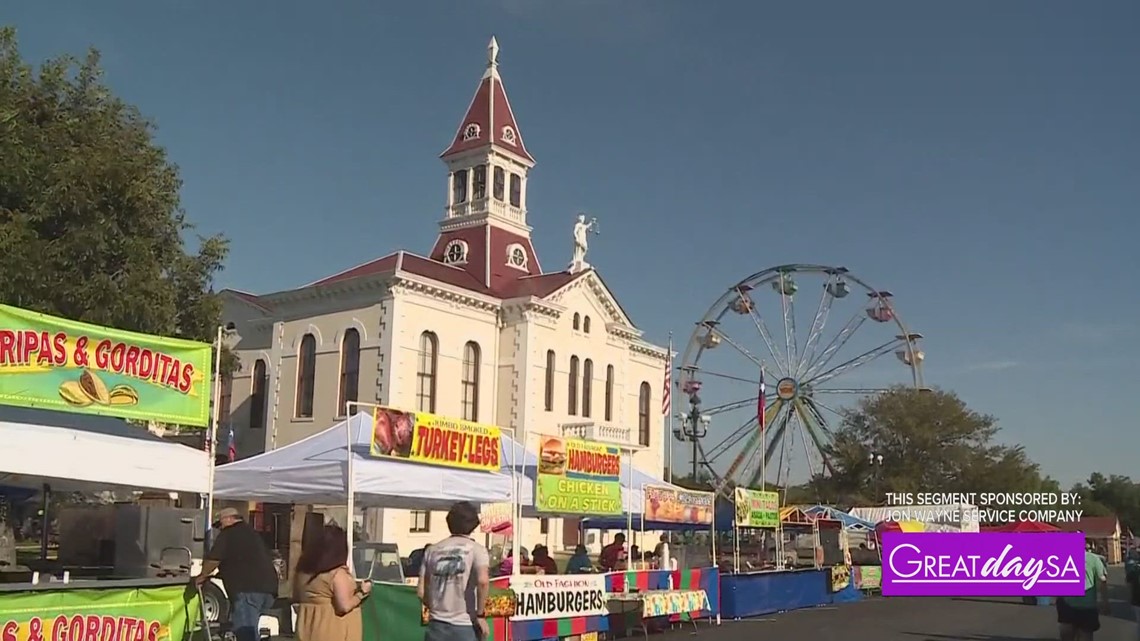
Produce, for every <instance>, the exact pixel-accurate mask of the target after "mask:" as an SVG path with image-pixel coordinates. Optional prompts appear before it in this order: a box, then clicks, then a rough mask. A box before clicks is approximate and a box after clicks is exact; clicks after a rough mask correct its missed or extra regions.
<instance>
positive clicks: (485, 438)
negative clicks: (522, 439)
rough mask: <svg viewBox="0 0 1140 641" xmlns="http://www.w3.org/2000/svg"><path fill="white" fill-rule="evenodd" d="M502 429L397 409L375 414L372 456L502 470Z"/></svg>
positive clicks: (374, 411)
mask: <svg viewBox="0 0 1140 641" xmlns="http://www.w3.org/2000/svg"><path fill="white" fill-rule="evenodd" d="M501 448H502V430H500V429H499V428H498V427H496V426H494V425H484V424H482V423H472V422H471V421H461V420H459V419H454V418H447V417H446V416H438V415H436V414H429V413H427V412H406V411H404V410H399V409H396V408H394V407H377V408H375V409H373V411H372V446H371V448H370V449H371V453H372V456H383V457H389V458H402V459H406V460H409V461H415V462H417V463H428V464H431V465H441V466H444V467H458V468H462V469H465V470H484V471H488V472H498V471H499V463H500V461H499V457H500V452H501Z"/></svg>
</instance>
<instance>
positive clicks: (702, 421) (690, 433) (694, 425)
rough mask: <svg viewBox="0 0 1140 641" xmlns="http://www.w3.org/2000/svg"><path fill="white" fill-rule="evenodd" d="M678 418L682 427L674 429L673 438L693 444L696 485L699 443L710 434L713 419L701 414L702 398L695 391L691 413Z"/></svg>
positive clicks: (690, 405)
mask: <svg viewBox="0 0 1140 641" xmlns="http://www.w3.org/2000/svg"><path fill="white" fill-rule="evenodd" d="M676 418H677V422H678V423H680V426H679V427H674V428H673V438H675V439H677V440H678V441H681V442H682V443H685V442H690V443H692V444H693V453H692V456H693V482H694V483H695V482H696V481H697V464H698V453H697V442H698V441H699V440H700V439H702V438H704V437H705V436H706V435H707V434H708V433H709V424H710V423H712V417H710V416H709V415H707V414H701V397H700V396H698V395H697V393H696V392H695V391H694V392H693V393H691V394H689V411H688V412H687V413H679V414H677V417H676Z"/></svg>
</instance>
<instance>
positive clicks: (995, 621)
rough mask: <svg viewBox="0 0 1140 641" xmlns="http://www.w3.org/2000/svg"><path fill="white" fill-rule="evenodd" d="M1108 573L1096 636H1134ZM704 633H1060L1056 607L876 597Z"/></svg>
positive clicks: (927, 640) (1002, 640)
mask: <svg viewBox="0 0 1140 641" xmlns="http://www.w3.org/2000/svg"><path fill="white" fill-rule="evenodd" d="M1110 579H1111V580H1112V583H1113V589H1112V592H1111V593H1110V595H1111V596H1112V598H1113V608H1114V612H1113V614H1112V616H1107V617H1101V631H1100V632H1099V633H1097V635H1096V638H1097V639H1104V640H1106V641H1117V640H1124V639H1128V640H1131V639H1135V638H1136V636H1135V634H1136V632H1135V627H1134V626H1135V623H1134V622H1133V620H1132V612H1131V608H1130V607H1129V606H1128V601H1127V592H1126V588H1125V586H1124V584H1123V576H1122V573H1121V572H1120V570H1118V569H1114V571H1113V573H1112V575H1111V576H1110ZM682 635H684V632H682V631H677V632H672V633H670V634H669V635H668V637H670V638H672V639H677V638H680V637H681V636H682ZM690 636H691V635H690ZM700 636H701V637H704V638H706V639H707V640H708V641H754V640H755V639H759V638H772V639H797V640H803V641H816V640H818V641H833V640H837V641H872V640H873V641H1037V640H1042V641H1050V640H1054V639H1057V624H1056V611H1055V610H1054V609H1053V608H1052V607H1034V606H1026V605H1022V604H1021V602H1020V601H1018V600H1014V599H1009V600H993V599H900V598H896V599H883V598H875V599H871V600H867V601H863V602H861V603H854V604H848V605H843V606H836V607H828V608H815V609H811V610H800V611H796V612H789V613H785V614H780V615H773V616H770V617H765V618H762V619H756V620H749V621H726V622H724V624H723V625H722V626H721V627H720V628H719V629H717V628H706V627H704V626H702V627H701V632H700ZM651 638H652V637H651ZM660 638H662V639H663V640H664V637H660Z"/></svg>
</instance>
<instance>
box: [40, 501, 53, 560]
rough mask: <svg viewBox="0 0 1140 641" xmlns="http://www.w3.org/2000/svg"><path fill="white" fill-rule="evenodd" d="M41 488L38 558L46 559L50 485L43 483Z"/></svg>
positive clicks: (49, 529)
mask: <svg viewBox="0 0 1140 641" xmlns="http://www.w3.org/2000/svg"><path fill="white" fill-rule="evenodd" d="M41 489H42V490H43V499H42V502H41V504H40V560H41V561H46V560H47V553H48V533H49V532H50V531H51V528H50V527H48V523H50V520H49V519H50V518H51V517H50V515H49V514H48V506H49V505H51V486H50V485H48V484H47V483H44V485H43V488H41Z"/></svg>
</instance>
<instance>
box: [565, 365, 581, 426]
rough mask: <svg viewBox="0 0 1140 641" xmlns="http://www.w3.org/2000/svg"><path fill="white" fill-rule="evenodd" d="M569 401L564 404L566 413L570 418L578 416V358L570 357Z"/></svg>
mask: <svg viewBox="0 0 1140 641" xmlns="http://www.w3.org/2000/svg"><path fill="white" fill-rule="evenodd" d="M569 392H570V395H569V401H568V402H567V404H566V413H567V414H569V415H570V416H575V415H577V414H578V357H577V356H571V357H570V385H569Z"/></svg>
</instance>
